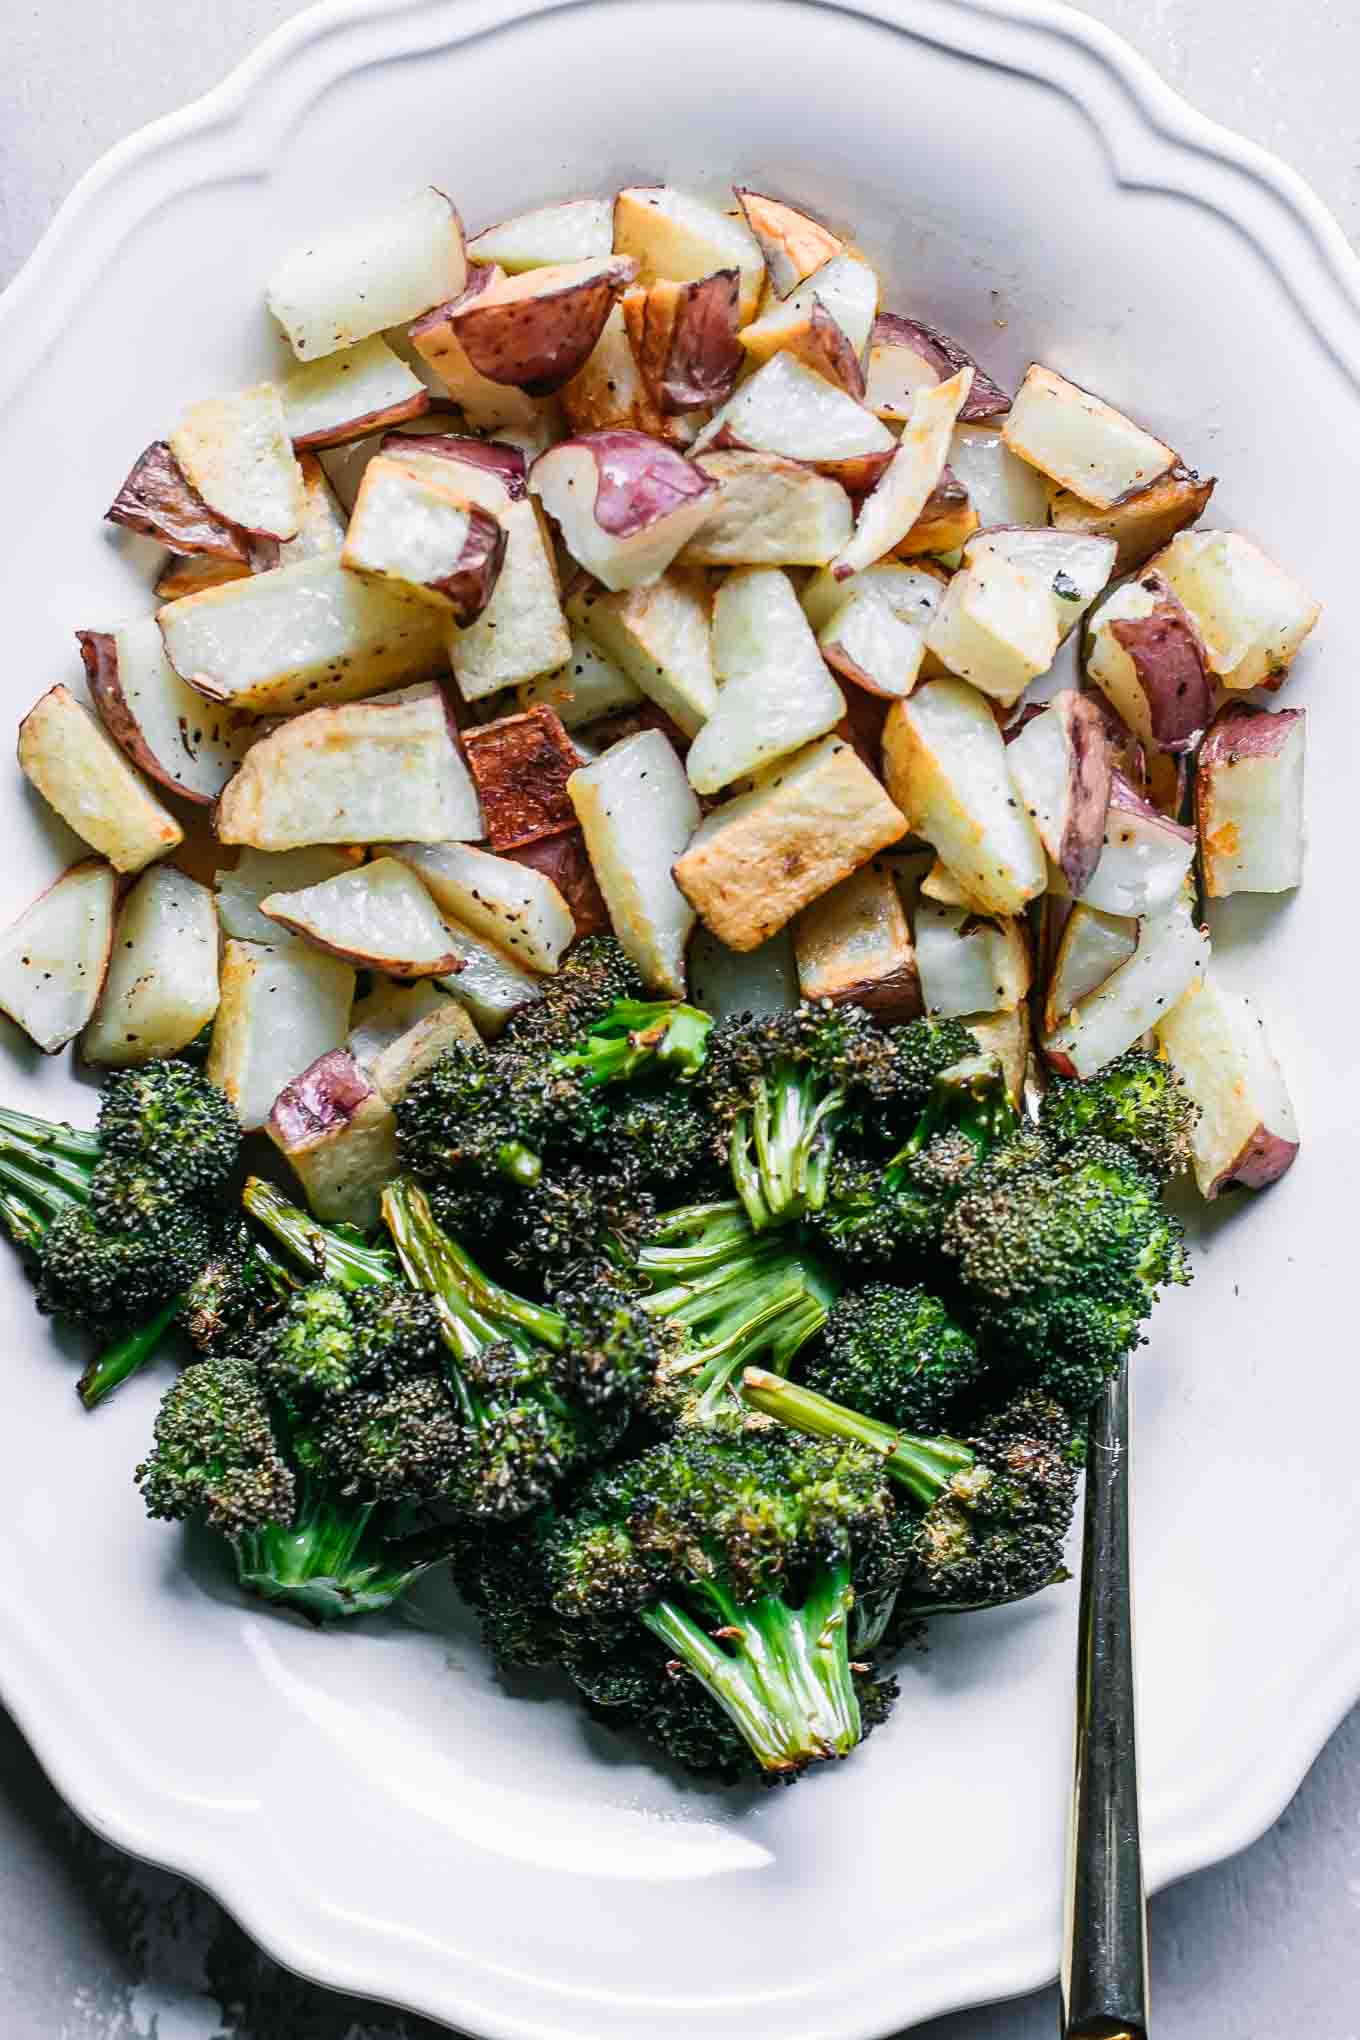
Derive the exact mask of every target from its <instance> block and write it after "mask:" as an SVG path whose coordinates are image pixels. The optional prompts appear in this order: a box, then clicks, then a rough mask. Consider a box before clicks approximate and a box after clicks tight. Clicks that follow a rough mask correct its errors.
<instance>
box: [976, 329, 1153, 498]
mask: <svg viewBox="0 0 1360 2040" xmlns="http://www.w3.org/2000/svg"><path fill="white" fill-rule="evenodd" d="M1002 437H1003V438H1004V439H1005V442H1006V444H1007V446H1009V448H1010V449H1011V452H1012V453H1018V454H1019V455H1020V458H1021V459H1022V460H1027V461H1028V462H1029V463H1030V466H1031V467H1036V468H1038V469H1039V471H1040V473H1041V474H1045V475H1048V476H1049V477H1050V479H1051V480H1052V481H1055V482H1060V483H1061V484H1062V486H1063V487H1064V488H1067V489H1071V491H1072V493H1073V494H1074V495H1076V496H1080V497H1081V499H1082V501H1083V502H1085V503H1093V504H1095V506H1096V507H1097V509H1101V510H1108V508H1109V507H1110V505H1111V504H1112V503H1116V502H1118V500H1119V498H1120V497H1121V496H1127V495H1128V494H1129V493H1130V492H1131V491H1132V490H1134V489H1142V488H1146V487H1147V485H1148V484H1149V483H1150V482H1155V481H1156V480H1158V478H1159V477H1160V476H1162V475H1164V474H1165V473H1166V472H1167V470H1168V468H1173V467H1175V466H1176V465H1177V458H1176V454H1175V452H1174V450H1173V449H1172V448H1171V447H1169V446H1166V445H1164V444H1163V443H1162V441H1161V440H1160V439H1154V438H1153V436H1152V434H1151V433H1150V432H1144V430H1143V428H1142V427H1141V426H1140V425H1135V424H1134V423H1133V421H1132V419H1130V418H1125V417H1124V416H1123V414H1122V413H1121V412H1119V411H1116V410H1113V409H1112V408H1111V406H1110V405H1109V404H1106V403H1104V402H1102V400H1101V399H1100V398H1099V397H1093V396H1092V395H1091V393H1090V391H1089V390H1083V389H1080V388H1078V386H1077V384H1076V383H1073V382H1068V380H1067V378H1066V377H1065V376H1061V375H1056V374H1055V373H1054V371H1053V370H1052V369H1051V368H1041V367H1040V366H1039V364H1038V363H1037V362H1036V363H1035V364H1034V365H1033V366H1032V367H1031V368H1030V369H1029V370H1027V372H1026V375H1025V380H1024V381H1023V382H1022V383H1021V385H1020V388H1019V390H1018V391H1017V392H1016V396H1015V401H1014V403H1013V404H1012V405H1011V408H1010V413H1009V415H1008V417H1007V418H1006V421H1005V424H1004V425H1003V427H1002Z"/></svg>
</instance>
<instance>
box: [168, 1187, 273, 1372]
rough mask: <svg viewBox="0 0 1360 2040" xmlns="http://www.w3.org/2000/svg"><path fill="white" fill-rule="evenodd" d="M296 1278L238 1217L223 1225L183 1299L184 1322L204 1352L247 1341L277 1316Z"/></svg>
mask: <svg viewBox="0 0 1360 2040" xmlns="http://www.w3.org/2000/svg"><path fill="white" fill-rule="evenodd" d="M295 1287H296V1279H295V1278H294V1277H293V1276H292V1275H291V1274H290V1273H289V1272H288V1270H287V1269H286V1268H284V1266H283V1265H282V1263H281V1262H279V1261H277V1260H276V1259H275V1258H274V1256H273V1255H272V1254H271V1253H270V1252H269V1250H268V1248H266V1247H264V1246H263V1245H262V1244H261V1243H260V1242H259V1241H258V1240H256V1239H255V1238H254V1237H253V1235H252V1234H251V1233H250V1232H249V1230H248V1229H247V1228H246V1227H245V1226H244V1225H242V1224H240V1223H239V1221H235V1220H233V1221H231V1222H230V1223H227V1224H224V1225H222V1226H221V1227H219V1228H218V1232H217V1237H216V1239H215V1241H214V1243H213V1249H212V1253H211V1255H210V1256H209V1258H208V1259H207V1260H206V1261H205V1262H204V1263H203V1264H202V1266H201V1267H200V1268H199V1269H198V1270H197V1271H196V1272H195V1274H194V1276H193V1279H192V1280H191V1281H190V1282H189V1284H188V1286H187V1287H186V1289H185V1291H184V1295H183V1297H182V1298H181V1301H180V1309H179V1323H180V1327H181V1329H182V1330H183V1331H184V1333H185V1335H186V1336H187V1338H188V1339H189V1341H190V1343H191V1344H192V1345H194V1346H196V1347H197V1349H198V1351H199V1352H200V1353H214V1352H227V1351H230V1350H232V1349H234V1348H235V1347H236V1346H238V1345H240V1344H241V1343H242V1342H248V1341H249V1340H251V1339H253V1337H254V1335H255V1334H256V1333H257V1332H258V1331H260V1330H261V1329H262V1328H263V1326H265V1325H266V1324H267V1323H268V1322H269V1320H270V1319H271V1318H272V1317H274V1316H276V1315H277V1313H278V1311H279V1309H280V1308H281V1306H282V1304H283V1302H284V1300H285V1299H286V1298H287V1297H288V1295H289V1294H290V1293H291V1291H292V1290H293V1289H294V1288H295Z"/></svg>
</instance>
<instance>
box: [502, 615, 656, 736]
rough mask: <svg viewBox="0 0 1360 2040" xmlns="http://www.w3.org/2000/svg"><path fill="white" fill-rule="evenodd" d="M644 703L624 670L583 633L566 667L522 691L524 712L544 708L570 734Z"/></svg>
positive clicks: (578, 634)
mask: <svg viewBox="0 0 1360 2040" xmlns="http://www.w3.org/2000/svg"><path fill="white" fill-rule="evenodd" d="M641 699H642V692H641V689H640V688H639V687H638V686H637V684H636V683H635V682H634V681H633V680H631V679H630V678H629V677H628V675H627V674H626V673H625V672H624V670H623V668H622V666H620V665H619V664H618V663H617V661H616V660H614V659H611V658H610V656H609V654H608V653H607V652H602V651H601V650H600V648H599V646H598V645H596V644H593V643H592V642H591V640H590V639H589V638H588V637H587V636H586V635H585V633H584V632H583V631H579V630H576V631H573V632H572V637H571V656H570V658H569V659H568V660H567V661H566V663H565V665H562V666H559V667H558V668H557V670H556V672H553V673H544V674H543V675H542V677H541V678H540V679H538V680H530V681H527V682H526V683H525V684H524V685H523V686H522V687H521V688H520V689H519V705H520V707H521V708H526V709H528V708H536V707H538V706H539V705H540V704H541V705H542V706H543V707H544V708H550V709H552V711H553V713H554V714H555V715H558V716H560V717H561V720H562V723H563V726H564V727H565V728H566V729H569V730H573V729H579V728H581V726H582V725H583V724H585V723H592V722H598V721H599V719H600V717H601V716H605V715H613V714H614V713H615V712H616V710H618V709H621V708H632V707H634V706H635V705H636V703H638V702H639V701H641Z"/></svg>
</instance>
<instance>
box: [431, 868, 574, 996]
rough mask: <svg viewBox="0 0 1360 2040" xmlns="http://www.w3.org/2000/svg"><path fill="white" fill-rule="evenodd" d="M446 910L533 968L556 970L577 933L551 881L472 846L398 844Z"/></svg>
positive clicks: (519, 961)
mask: <svg viewBox="0 0 1360 2040" xmlns="http://www.w3.org/2000/svg"><path fill="white" fill-rule="evenodd" d="M392 855H393V856H394V857H399V858H400V859H401V861H402V863H403V864H408V865H409V866H410V868H411V870H412V871H414V872H415V873H416V875H417V877H418V878H420V880H421V881H422V883H423V884H424V885H425V886H426V888H427V889H428V891H429V893H430V896H431V898H432V899H433V900H434V903H435V905H436V906H437V907H438V908H439V910H440V912H441V913H442V914H444V915H446V916H447V917H448V918H449V919H451V920H453V921H456V922H457V923H458V924H459V926H460V927H463V928H467V929H470V930H471V931H472V932H473V934H476V935H485V936H486V937H487V938H488V940H489V941H492V942H494V943H495V944H496V945H497V947H498V948H500V949H502V950H504V952H505V954H506V955H507V956H509V957H510V958H512V959H513V961H514V962H516V963H519V964H522V965H523V966H524V967H525V968H527V969H529V970H541V971H555V970H556V969H557V966H558V964H559V963H560V962H561V959H562V952H563V950H564V949H565V948H566V947H567V944H568V943H569V942H570V941H571V940H572V938H573V936H574V934H575V932H576V931H575V924H574V922H573V920H572V915H571V909H570V908H569V906H568V905H567V902H566V901H565V900H564V899H563V897H562V895H561V893H560V892H559V891H558V889H557V887H556V886H555V885H554V884H553V882H552V880H551V879H550V878H546V877H544V875H543V873H542V872H541V871H533V870H531V869H530V868H529V867H528V866H527V865H524V864H517V863H516V862H515V861H514V860H513V859H512V858H509V857H492V856H489V855H488V854H487V852H486V851H485V850H478V849H476V848H474V846H473V845H472V844H470V843H394V844H393V846H392Z"/></svg>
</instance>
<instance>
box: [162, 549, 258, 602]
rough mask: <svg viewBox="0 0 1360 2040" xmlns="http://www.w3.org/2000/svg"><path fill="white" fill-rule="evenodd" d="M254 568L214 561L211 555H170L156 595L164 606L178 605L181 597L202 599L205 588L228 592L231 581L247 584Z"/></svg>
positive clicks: (234, 562) (236, 562) (228, 561)
mask: <svg viewBox="0 0 1360 2040" xmlns="http://www.w3.org/2000/svg"><path fill="white" fill-rule="evenodd" d="M249 575H250V568H249V567H245V566H242V565H241V563H240V561H239V560H222V559H214V558H212V557H211V556H210V555H209V554H208V553H188V554H185V555H183V556H182V557H181V556H180V555H179V554H177V553H170V554H168V555H167V557H166V562H165V565H164V566H163V567H162V568H161V570H160V573H159V574H158V575H157V576H156V585H155V588H154V589H153V591H152V592H153V594H154V595H155V596H156V598H157V600H158V601H160V602H177V601H178V600H179V598H180V596H181V595H201V594H202V593H203V591H204V589H205V588H225V587H226V585H227V582H228V581H244V580H247V579H248V578H249Z"/></svg>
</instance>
